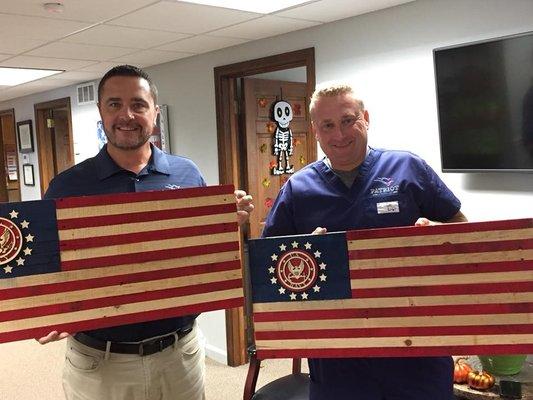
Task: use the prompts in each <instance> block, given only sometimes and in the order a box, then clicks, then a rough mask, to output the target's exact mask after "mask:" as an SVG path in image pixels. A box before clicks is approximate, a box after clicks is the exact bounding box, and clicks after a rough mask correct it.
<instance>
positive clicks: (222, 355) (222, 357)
mask: <svg viewBox="0 0 533 400" xmlns="http://www.w3.org/2000/svg"><path fill="white" fill-rule="evenodd" d="M205 355H206V357H209V358H210V359H212V360H215V361H217V362H219V363H221V364H224V365H228V353H227V352H226V351H224V350H222V349H219V348H218V347H216V346H213V345H210V344H209V343H206V344H205Z"/></svg>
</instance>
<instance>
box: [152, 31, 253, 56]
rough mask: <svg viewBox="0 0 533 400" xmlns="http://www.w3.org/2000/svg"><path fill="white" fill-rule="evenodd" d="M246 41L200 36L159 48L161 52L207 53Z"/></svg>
mask: <svg viewBox="0 0 533 400" xmlns="http://www.w3.org/2000/svg"><path fill="white" fill-rule="evenodd" d="M246 41H247V40H246V39H236V38H226V37H216V36H206V35H199V36H194V37H192V38H188V39H184V40H179V41H177V42H173V43H168V44H165V45H163V46H159V47H157V49H159V50H169V51H185V52H189V53H207V52H208V51H213V50H217V49H222V48H224V47H229V46H235V45H237V44H241V43H244V42H246Z"/></svg>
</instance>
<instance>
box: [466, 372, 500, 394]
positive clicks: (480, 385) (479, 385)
mask: <svg viewBox="0 0 533 400" xmlns="http://www.w3.org/2000/svg"><path fill="white" fill-rule="evenodd" d="M467 382H468V386H470V387H471V388H472V389H477V390H487V389H490V388H491V387H493V386H494V376H492V375H491V374H489V373H488V372H485V371H481V372H479V371H471V372H469V373H468V377H467Z"/></svg>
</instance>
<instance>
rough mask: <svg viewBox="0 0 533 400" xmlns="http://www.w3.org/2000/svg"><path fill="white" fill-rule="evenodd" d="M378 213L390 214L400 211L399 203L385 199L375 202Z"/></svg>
mask: <svg viewBox="0 0 533 400" xmlns="http://www.w3.org/2000/svg"><path fill="white" fill-rule="evenodd" d="M376 207H377V209H378V214H390V213H398V212H400V205H399V204H398V202H397V201H387V202H385V203H376Z"/></svg>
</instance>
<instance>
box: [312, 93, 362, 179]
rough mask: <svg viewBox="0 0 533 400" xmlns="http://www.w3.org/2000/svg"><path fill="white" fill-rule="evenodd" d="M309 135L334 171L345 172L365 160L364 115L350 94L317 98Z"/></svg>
mask: <svg viewBox="0 0 533 400" xmlns="http://www.w3.org/2000/svg"><path fill="white" fill-rule="evenodd" d="M311 118H312V127H313V132H314V133H315V136H316V139H317V140H318V142H319V143H320V147H321V148H322V150H323V151H324V153H325V154H326V156H327V157H328V158H329V160H330V161H331V165H332V167H333V168H335V169H339V170H343V171H349V170H352V169H354V168H355V167H357V166H358V165H360V164H361V163H362V162H363V160H364V159H365V156H366V147H367V128H368V112H367V111H365V110H363V109H362V107H361V102H360V101H358V100H357V99H355V98H354V97H353V96H352V95H351V94H349V93H345V94H340V95H337V96H324V97H320V98H319V99H318V100H317V101H316V103H315V105H314V108H313V112H312V115H311Z"/></svg>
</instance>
